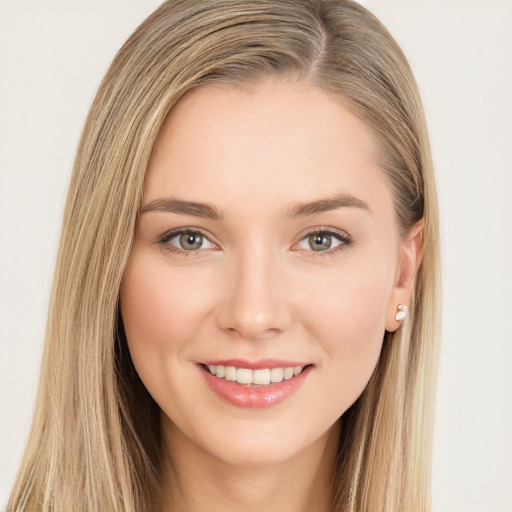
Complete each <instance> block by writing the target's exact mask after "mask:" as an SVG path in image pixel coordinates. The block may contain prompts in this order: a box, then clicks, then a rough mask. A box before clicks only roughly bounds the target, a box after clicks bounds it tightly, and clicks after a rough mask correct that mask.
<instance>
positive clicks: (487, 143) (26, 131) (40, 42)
mask: <svg viewBox="0 0 512 512" xmlns="http://www.w3.org/2000/svg"><path fill="white" fill-rule="evenodd" d="M159 3H160V2H159V1H158V0H101V1H100V0H88V1H84V0H60V1H55V0H46V1H44V2H41V1H40V0H0V411H1V416H0V418H1V419H0V508H1V509H3V507H4V506H5V502H6V499H7V495H8V492H9V489H10V486H11V485H12V481H13V478H14V474H15V471H16V469H17V466H18V464H19V461H20V458H21V454H22V450H23V446H24V443H25V440H26V437H27V435H28V430H29V426H30V419H31V414H32V408H33V405H34V399H35V392H36V387H37V380H38V373H39V362H40V357H41V352H42V341H43V332H44V325H45V317H46V309H47V304H48V297H49V290H50V284H51V278H52V273H53V267H54V263H55V255H56V248H57V240H58V234H59V230H60V223H61V216H62V210H63V204H64V199H65V193H66V188H67V184H68V181H69V177H70V171H71V167H72V162H73V157H74V151H75V149H76V145H77V142H78V137H79V134H80V131H81V127H82V124H83V122H84V120H85V116H86V113H87V110H88V107H89V105H90V103H91V101H92V98H93V95H94V93H95V90H96V88H97V86H98V85H99V82H100V80H101V77H102V75H103V74H104V72H105V71H106V69H107V66H108V64H109V63H110V60H111V59H112V57H113V56H114V54H115V52H116V51H117V49H118V48H119V46H120V45H121V44H122V42H123V41H124V40H125V39H126V37H127V36H128V35H129V34H130V33H131V31H132V30H133V29H134V28H135V27H136V26H137V25H138V23H139V22H140V21H141V20H142V19H143V18H144V17H145V16H146V15H147V14H149V13H150V12H151V11H152V10H153V9H154V8H155V7H156V6H157V5H158V4H159ZM362 3H363V4H364V5H365V6H367V7H368V8H370V10H372V11H373V12H374V13H375V14H377V16H378V17H379V18H380V19H381V20H382V21H383V22H384V24H385V25H386V26H387V27H388V28H389V29H390V31H391V32H392V33H393V35H394V36H395V37H396V39H397V40H398V42H399V43H400V44H401V45H402V47H403V49H404V51H405V52H406V54H407V55H408V57H409V59H410V61H411V63H412V66H413V69H414V71H415V73H416V76H417V79H418V82H419V84H420V88H421V91H422V95H423V99H424V102H425V105H426V110H427V116H428V121H429V125H430V130H431V140H432V146H433V152H434V159H435V164H436V170H437V175H438V182H439V194H440V203H441V214H442V228H443V233H442V239H443V246H444V303H443V311H444V325H443V339H442V354H441V372H440V380H439V394H438V407H437V417H436V434H435V458H434V512H512V334H511V333H512V199H511V195H512V3H511V2H510V0H444V1H442V0H385V1H384V0H380V1H379V0H366V1H362ZM410 512H414V511H410Z"/></svg>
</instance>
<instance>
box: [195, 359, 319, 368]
mask: <svg viewBox="0 0 512 512" xmlns="http://www.w3.org/2000/svg"><path fill="white" fill-rule="evenodd" d="M201 364H206V365H209V366H210V365H215V366H234V367H236V368H248V369H250V370H263V369H265V368H290V367H295V366H302V367H304V366H307V365H308V364H310V363H304V362H301V361H291V360H284V359H259V360H257V361H248V360H246V359H216V360H211V361H210V360H209V361H201Z"/></svg>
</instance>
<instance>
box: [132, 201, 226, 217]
mask: <svg viewBox="0 0 512 512" xmlns="http://www.w3.org/2000/svg"><path fill="white" fill-rule="evenodd" d="M155 211H158V212H170V213H179V214H182V215H193V216H195V217H205V218H207V219H213V220H221V219H222V214H221V213H220V212H219V210H217V208H215V206H213V205H210V204H208V203H197V202H195V201H183V200H181V199H176V198H173V197H167V198H163V199H155V200H154V201H151V202H150V203H148V204H147V205H146V206H144V207H142V210H141V213H145V212H155Z"/></svg>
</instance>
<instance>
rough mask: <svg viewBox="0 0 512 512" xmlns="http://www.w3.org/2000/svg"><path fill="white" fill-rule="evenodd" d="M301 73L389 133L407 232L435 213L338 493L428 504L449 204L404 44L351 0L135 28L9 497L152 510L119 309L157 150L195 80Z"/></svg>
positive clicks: (113, 87) (372, 509) (353, 430)
mask: <svg viewBox="0 0 512 512" xmlns="http://www.w3.org/2000/svg"><path fill="white" fill-rule="evenodd" d="M279 76H283V77H296V78H297V79H302V80H306V81H308V82H310V83H313V84H315V85H317V86H318V87H320V88H322V89H324V90H326V91H328V92H330V93H334V94H336V95H339V97H341V98H342V99H343V102H344V104H345V105H347V106H349V108H351V109H352V111H353V112H354V113H355V114H356V115H357V116H359V118H360V119H361V120H362V121H363V122H365V123H366V124H367V125H368V126H369V127H370V128H371V129H372V130H373V131H374V133H375V134H376V136H377V139H378V141H379V144H380V157H381V162H380V164H381V167H382V169H383V172H385V173H386V176H387V177H388V181H389V184H390V187H391V190H392V193H393V197H394V202H395V209H396V217H397V222H398V225H399V226H400V228H401V230H402V231H403V232H404V233H405V232H406V230H407V229H408V228H409V227H411V226H412V225H413V223H415V222H416V221H417V220H419V219H421V218H423V220H424V230H423V242H424V251H425V252H424V257H423V261H422V263H421V266H420V268H419V272H418V277H417V280H416V284H415V290H414V298H413V301H412V304H411V314H410V316H409V318H408V319H407V320H406V321H405V322H404V324H403V325H402V327H401V328H400V330H399V331H397V333H394V334H391V333H386V334H385V338H384V343H383V348H382V353H381V357H380V360H379V363H378V366H377V368H376V370H375V372H374V375H373V376H372V378H371V380H370V382H369V384H368V386H367V388H366V389H365V391H364V392H363V394H362V396H361V397H360V398H359V399H358V400H357V401H356V403H355V404H354V405H353V406H352V407H351V408H350V409H349V410H348V411H347V412H346V413H345V414H344V415H343V417H342V422H343V428H342V434H341V439H340V451H339V456H338V464H337V471H336V477H335V481H334V482H333V509H334V510H336V511H343V512H365V511H366V512H397V511H408V512H411V511H414V512H425V511H428V510H429V509H430V459H431V441H432V424H433V418H432V414H433V398H434V389H435V383H436V364H437V351H438V349H437V325H438V313H439V311H438V305H439V298H438V289H439V278H438V273H439V246H438V213H437V202H436V192H435V183H434V175H433V169H432V162H431V156H430V149H429V142H428V136H427V130H426V123H425V119H424V114H423V109H422V106H421V101H420V97H419V93H418V90H417V86H416V84H415V81H414V78H413V76H412V72H411V70H410V68H409V65H408V63H407V61H406V58H405V57H404V55H403V53H402V51H401V50H400V48H399V47H398V45H397V44H396V42H395V41H394V39H393V38H392V37H391V36H390V34H389V33H388V32H387V31H386V29H385V28H384V27H383V26H382V25H381V24H380V22H379V21H378V20H377V19H376V18H375V17H374V16H373V15H371V14H370V13H369V12H368V11H366V10H365V9H364V8H362V7H361V6H359V5H358V4H356V3H354V2H352V1H350V0H339V1H334V0H333V1H328V0H326V1H321V0H279V1H277V0H276V1H271V2H269V1H267V0H201V1H196V0H174V1H168V2H165V3H164V4H163V5H161V6H160V7H159V8H158V9H157V10H156V11H155V12H154V13H153V14H152V15H151V16H150V17H149V18H148V19H147V20H145V21H144V22H143V23H142V24H141V26H140V27H139V28H138V29H137V30H136V31H135V33H134V34H133V35H132V36H131V37H130V38H129V40H128V41H127V42H126V43H125V45H124V46H123V47H122V48H121V50H120V51H119V53H118V54H117V56H116V57H115V59H114V61H113V63H112V65H111V67H110V69H109V71H108V72H107V74H106V76H105V78H104V80H103V82H102V84H101V86H100V89H99V91H98V93H97V96H96V98H95V100H94V103H93V105H92V107H91V110H90V113H89V116H88V118H87V121H86V124H85V127H84V131H83V134H82V138H81V141H80V144H79V147H78V151H77V156H76V162H75V167H74V173H73V177H72V182H71V185H70V189H69V195H68V200H67V205H66V209H65V214H64V225H63V229H62V235H61V242H60V250H59V256H58V261H57V267H56V273H55V280H54V285H53V292H52V299H51V304H50V311H49V317H48V325H47V333H46V345H45V351H44V358H43V365H42V373H41V381H40V385H39V391H38V396H37V407H36V411H35V417H34V422H33V426H32V430H31V434H30V438H29V441H28V444H27V448H26V452H25V456H24V459H23V462H22V464H21V468H20V470H19V473H18V477H17V481H16V484H15V487H14V489H13V492H12V495H11V498H10V501H9V504H8V510H9V511H34V510H38V511H39V510H40V511H45V512H49V511H57V512H60V511H66V512H74V511H92V510H96V511H102V512H103V511H125V512H128V511H129V512H143V511H149V510H152V508H153V507H154V505H155V503H156V500H157V499H158V489H159V472H160V455H159V454H160V442H161V440H160V428H159V414H158V407H157V406H156V404H155V403H154V401H153V400H152V398H151V396H150V395H149V394H148V392H147V391H146V390H145V388H144V386H143V385H142V383H141V381H140V380H139V378H138V376H137V374H136V372H135V370H134V368H133V364H132V362H131V359H130V356H129V353H128V351H127V348H126V343H125V339H124V333H123V326H122V322H121V321H120V317H119V309H118V298H119V288H120V283H121V278H122V275H123V270H124V267H125V265H126V262H127V259H128V256H129V254H130V249H131V244H132V240H133V233H134V225H135V221H136V218H137V213H138V208H139V205H140V202H141V196H142V187H143V183H144V175H145V171H146V167H147V165H148V160H149V157H150V154H151V151H152V148H153V145H154V143H155V140H156V138H157V136H158V133H159V131H160V129H161V127H162V124H163V122H164V120H165V119H166V116H167V114H168V113H169V111H170V110H171V109H172V107H173V106H174V105H175V104H176V102H177V101H178V100H179V99H180V98H181V97H182V96H183V95H184V94H185V93H186V92H187V91H189V90H190V89H191V88H193V87H195V86H198V85H200V84H204V83H208V82H225V83H229V84H239V85H244V84H246V85H248V84H254V83H258V82H259V81H261V80H264V79H265V78H268V77H279Z"/></svg>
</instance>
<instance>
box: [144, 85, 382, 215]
mask: <svg viewBox="0 0 512 512" xmlns="http://www.w3.org/2000/svg"><path fill="white" fill-rule="evenodd" d="M376 161H377V160H376V158H375V140H374V137H373V134H372V132H371V130H370V129H369V128H368V127H367V126H366V125H365V124H364V123H362V122H361V121H360V120H359V119H358V118H357V117H356V116H355V115H354V114H352V113H351V111H350V110H349V109H348V108H347V107H345V106H344V105H343V103H342V101H341V100H339V99H338V98H336V97H334V96H333V95H330V94H327V93H326V92H324V91H322V90H320V89H319V88H317V87H315V86H312V85H308V84H304V83H286V82H271V81H269V82H266V83H263V84H260V85H258V86H254V87H252V88H251V89H248V90H246V89H241V88H238V87H234V86H231V85H225V84H209V85H203V86H199V87H197V88H195V89H193V90H192V91H190V92H189V93H187V94H186V95H185V96H184V97H183V98H182V99H181V100H180V101H179V102H178V104H177V105H176V106H175V107H174V108H173V110H172V111H171V113H170V114H169V116H168V118H167V120H166V122H165V123H164V126H163V128H162V130H161V133H160V135H159V137H158V139H157V142H156V145H155V148H154V150H153V154H152V157H151V160H150V165H149V167H148V172H147V176H146V183H145V192H144V196H145V197H144V199H145V202H148V201H151V200H155V199H157V198H159V197H162V196H164V195H169V194H170V195H173V196H174V195H177V196H186V199H189V200H198V201H204V200H208V201H209V202H214V203H217V202H219V203H226V202H229V201H227V200H228V199H231V203H234V202H235V198H240V197H244V196H250V197H248V199H251V201H252V200H255V199H257V200H258V201H259V204H265V205H267V206H269V207H270V206H274V205H277V204H278V205H281V206H282V205H283V203H290V205H292V204H293V203H294V202H300V201H307V200H310V199H311V198H312V197H316V196H318V197H322V196H332V195H333V194H335V193H350V194H352V195H356V196H362V197H361V198H362V199H363V200H366V201H368V199H370V197H369V195H372V194H371V192H372V191H377V192H378V194H376V197H374V198H371V199H372V201H375V200H376V201H377V202H379V200H380V199H382V196H389V195H390V194H389V190H388V187H387V183H386V181H385V178H384V175H383V173H382V171H381V170H380V168H379V167H378V165H377V163H376ZM248 192H250V194H248ZM379 194H380V196H381V197H380V199H379ZM374 195H375V194H374ZM384 199H390V198H389V197H384ZM381 202H382V201H381ZM385 202H386V201H384V203H385ZM388 202H389V201H388ZM221 206H225V205H224V204H221ZM383 206H386V205H383Z"/></svg>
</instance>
